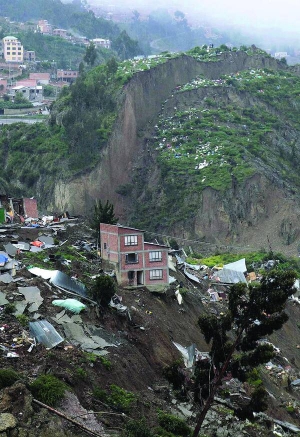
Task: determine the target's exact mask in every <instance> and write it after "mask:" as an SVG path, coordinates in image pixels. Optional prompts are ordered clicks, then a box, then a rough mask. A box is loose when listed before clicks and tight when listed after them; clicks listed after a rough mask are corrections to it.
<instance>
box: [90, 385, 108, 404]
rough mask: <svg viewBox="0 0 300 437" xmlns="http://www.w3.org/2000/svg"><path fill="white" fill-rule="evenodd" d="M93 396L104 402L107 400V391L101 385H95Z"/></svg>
mask: <svg viewBox="0 0 300 437" xmlns="http://www.w3.org/2000/svg"><path fill="white" fill-rule="evenodd" d="M93 396H94V397H95V398H96V399H98V400H99V401H102V402H107V397H108V395H107V393H106V391H105V390H102V388H100V387H94V389H93Z"/></svg>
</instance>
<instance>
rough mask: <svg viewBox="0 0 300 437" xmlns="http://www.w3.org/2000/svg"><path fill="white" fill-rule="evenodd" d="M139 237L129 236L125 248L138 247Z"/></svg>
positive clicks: (126, 238)
mask: <svg viewBox="0 0 300 437" xmlns="http://www.w3.org/2000/svg"><path fill="white" fill-rule="evenodd" d="M137 244H138V237H137V235H127V236H126V237H125V246H137Z"/></svg>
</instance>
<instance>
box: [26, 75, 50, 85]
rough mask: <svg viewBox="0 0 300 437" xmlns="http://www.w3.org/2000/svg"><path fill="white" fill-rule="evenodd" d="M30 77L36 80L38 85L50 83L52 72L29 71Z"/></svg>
mask: <svg viewBox="0 0 300 437" xmlns="http://www.w3.org/2000/svg"><path fill="white" fill-rule="evenodd" d="M29 79H32V80H36V81H37V84H38V85H48V84H49V82H50V73H29Z"/></svg>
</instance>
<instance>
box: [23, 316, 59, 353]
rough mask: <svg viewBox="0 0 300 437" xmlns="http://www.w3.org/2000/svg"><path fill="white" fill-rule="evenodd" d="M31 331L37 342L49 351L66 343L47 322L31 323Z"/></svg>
mask: <svg viewBox="0 0 300 437" xmlns="http://www.w3.org/2000/svg"><path fill="white" fill-rule="evenodd" d="M29 330H30V332H31V334H32V335H33V336H34V337H35V338H36V340H37V342H38V343H42V344H43V345H44V346H45V347H46V348H48V349H52V348H53V347H55V346H57V345H58V344H60V343H61V342H62V341H64V339H63V337H62V336H61V335H60V334H59V333H58V332H57V331H56V329H55V328H53V326H52V325H51V323H49V322H47V320H38V321H37V322H29Z"/></svg>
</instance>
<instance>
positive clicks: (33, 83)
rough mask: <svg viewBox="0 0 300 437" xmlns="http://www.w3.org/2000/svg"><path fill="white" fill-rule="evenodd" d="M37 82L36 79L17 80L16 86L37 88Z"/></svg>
mask: <svg viewBox="0 0 300 437" xmlns="http://www.w3.org/2000/svg"><path fill="white" fill-rule="evenodd" d="M36 85H37V81H36V80H35V79H24V80H17V82H16V86H36Z"/></svg>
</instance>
